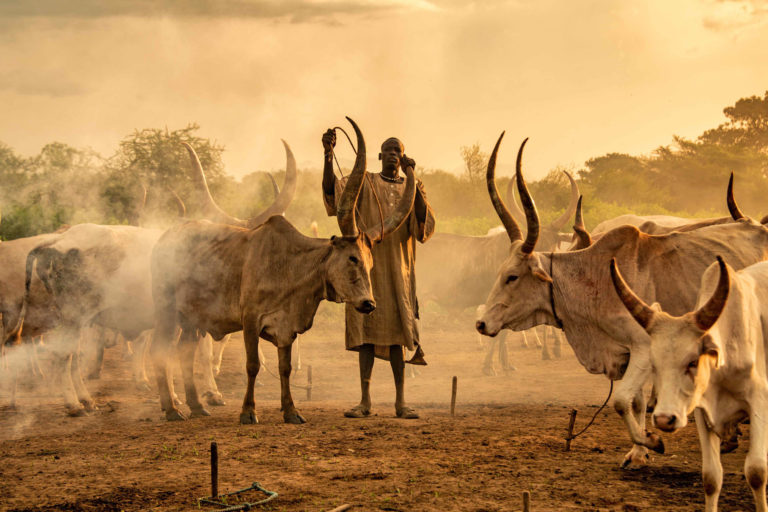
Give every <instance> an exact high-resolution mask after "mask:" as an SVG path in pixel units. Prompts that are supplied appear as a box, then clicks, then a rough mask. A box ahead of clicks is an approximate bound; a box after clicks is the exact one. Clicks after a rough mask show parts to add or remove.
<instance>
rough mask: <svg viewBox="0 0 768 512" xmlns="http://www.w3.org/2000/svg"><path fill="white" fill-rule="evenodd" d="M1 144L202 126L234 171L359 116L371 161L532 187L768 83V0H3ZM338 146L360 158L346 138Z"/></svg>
mask: <svg viewBox="0 0 768 512" xmlns="http://www.w3.org/2000/svg"><path fill="white" fill-rule="evenodd" d="M0 63H2V73H0V104H1V105H3V108H2V114H1V116H2V121H1V122H0V141H3V142H5V143H6V144H9V145H10V146H11V147H13V148H15V149H16V150H17V151H19V152H20V153H22V154H26V155H30V154H34V153H36V152H37V151H39V149H40V147H41V146H42V145H43V144H45V143H47V142H51V141H54V140H55V141H62V142H66V143H68V144H72V145H75V146H90V147H93V148H94V149H95V150H97V151H99V152H101V153H102V154H105V155H109V154H111V152H112V151H113V150H114V149H115V148H116V147H117V143H118V141H119V140H120V139H121V138H122V137H123V136H125V135H126V134H128V133H130V132H131V131H132V130H133V129H134V128H145V127H164V126H168V127H169V128H170V129H175V128H180V127H183V126H185V125H186V124H187V123H189V122H193V121H194V122H197V123H199V124H200V125H201V126H202V129H201V135H202V136H205V137H210V138H213V139H215V140H217V141H218V142H219V143H221V144H224V145H225V146H226V153H225V156H224V158H225V163H226V166H227V170H228V172H229V173H231V174H233V175H235V176H241V175H243V174H245V173H248V172H251V171H255V170H268V169H275V168H281V167H282V166H283V165H284V155H283V150H282V146H281V144H280V140H279V139H280V138H284V139H286V140H287V141H288V142H289V143H290V144H291V146H292V148H293V150H294V152H295V154H296V156H297V159H298V160H299V162H300V164H301V165H302V166H313V167H319V166H320V165H321V161H322V148H321V145H320V136H321V134H322V132H323V131H324V130H325V129H326V128H327V127H329V126H334V125H338V124H342V125H344V124H343V123H344V116H345V115H349V116H350V117H352V118H354V119H355V120H356V121H357V122H358V123H359V124H360V126H361V128H362V129H363V132H364V134H365V136H366V140H367V142H368V146H369V148H370V149H369V155H370V158H369V163H370V166H369V169H370V168H374V169H375V168H376V167H377V166H376V160H375V159H376V153H377V148H378V146H379V144H380V143H381V142H382V141H383V140H384V139H385V138H387V137H389V136H393V135H394V136H398V137H400V138H401V139H402V140H403V141H404V142H405V146H406V153H408V154H409V156H411V157H413V158H415V159H416V161H417V162H418V164H419V165H423V166H424V167H426V168H442V169H446V170H458V169H459V168H460V166H461V160H460V156H459V148H460V146H462V145H467V144H471V143H473V142H480V144H481V145H482V147H483V149H485V150H486V151H488V150H490V148H491V147H492V145H493V143H494V142H495V140H496V137H497V136H498V134H499V133H500V132H501V131H502V130H506V131H507V136H506V138H505V140H506V144H505V145H504V146H503V148H502V153H501V155H500V162H501V164H502V165H505V166H506V165H509V164H512V163H513V162H514V157H515V151H516V147H517V145H518V143H519V142H520V140H521V139H522V138H523V137H525V136H530V137H531V141H530V142H529V144H528V148H527V153H526V157H527V158H526V168H527V169H528V171H529V174H530V175H531V176H532V177H537V176H541V175H543V174H544V173H545V172H546V171H547V170H549V169H551V168H552V167H554V166H555V165H558V164H561V165H571V164H574V165H581V164H582V163H583V162H584V160H585V159H587V158H589V157H592V156H599V155H602V154H605V153H607V152H613V151H617V152H628V153H635V154H637V153H647V152H649V151H651V150H653V149H654V148H655V147H657V146H659V145H663V144H669V143H670V142H671V136H672V134H679V135H683V136H689V137H693V136H696V135H698V134H699V133H701V132H702V131H703V130H704V129H706V128H710V127H714V126H716V125H717V124H719V123H720V122H722V120H723V116H722V112H721V111H722V108H723V107H725V106H727V105H729V104H731V103H733V102H734V101H735V100H736V99H738V98H740V97H743V96H749V95H754V94H760V95H762V94H763V93H764V92H765V90H766V89H768V0H751V1H742V0H674V1H669V0H652V1H637V2H629V1H626V0H594V1H587V0H582V1H569V0H560V1H554V0H538V1H476V2H469V1H463V0H384V1H373V0H287V1H278V0H274V1H256V0H218V1H216V0H206V1H203V0H175V1H165V2H151V1H148V0H145V1H128V0H111V1H109V2H103V1H100V0H99V1H97V0H91V1H79V2H78V1H75V0H71V1H68V2H60V1H58V0H37V1H36V0H26V1H24V2H17V1H5V0H0ZM340 144H341V146H340V151H341V152H342V154H344V155H345V156H349V155H350V154H351V151H350V150H349V148H348V147H347V146H346V143H343V144H342V143H340Z"/></svg>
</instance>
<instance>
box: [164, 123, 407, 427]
mask: <svg viewBox="0 0 768 512" xmlns="http://www.w3.org/2000/svg"><path fill="white" fill-rule="evenodd" d="M350 122H351V123H352V126H353V127H354V129H355V132H356V134H357V140H358V154H357V159H356V160H355V166H354V169H353V171H352V174H351V175H350V178H349V181H348V183H347V186H346V188H345V189H344V192H343V195H342V197H341V199H340V203H339V209H338V215H337V219H338V223H339V228H340V229H341V234H342V236H341V237H332V238H331V239H330V240H329V239H322V238H310V237H307V236H304V235H302V234H301V233H300V232H299V231H297V230H296V229H295V228H294V227H293V226H292V225H291V224H290V223H289V222H288V221H287V220H285V219H284V218H283V217H278V216H275V217H271V218H270V219H269V220H268V221H267V222H266V223H265V224H264V225H262V226H260V227H257V228H256V229H247V228H240V227H234V226H231V225H222V224H213V223H210V222H189V223H186V224H184V225H182V226H179V227H176V228H173V229H170V230H169V231H167V232H166V233H165V234H164V235H163V236H162V237H161V239H160V240H159V241H158V243H157V245H156V246H155V250H154V252H153V255H152V278H153V284H152V287H153V295H154V297H155V308H156V319H157V324H156V327H155V340H154V343H153V344H152V358H153V361H154V364H155V374H156V377H157V382H158V387H159V390H160V401H161V406H162V408H163V410H164V411H165V415H166V418H167V419H168V420H182V419H184V415H183V414H182V413H181V412H180V411H179V410H178V409H176V407H174V405H173V402H172V401H171V395H170V392H169V385H168V368H169V367H168V360H169V357H168V355H169V349H170V346H171V343H172V340H173V333H174V331H175V330H176V327H177V324H180V326H181V331H182V333H181V338H180V341H179V344H180V346H179V355H180V357H181V366H182V372H183V376H184V387H185V391H186V394H187V405H189V406H190V409H191V412H192V416H201V415H202V416H205V415H208V414H209V413H208V412H207V411H206V410H205V408H204V407H203V406H202V404H201V403H200V401H199V398H198V396H197V390H196V388H195V384H194V379H193V365H194V348H195V344H194V343H193V342H194V341H195V340H196V335H195V333H196V332H197V331H205V332H208V333H209V334H211V336H212V337H213V338H214V339H221V338H222V337H223V336H225V335H226V334H228V333H231V332H235V331H239V330H242V331H243V335H244V339H245V349H246V354H247V363H246V371H247V374H248V385H247V388H246V393H245V399H244V400H243V408H242V412H241V414H240V422H241V423H244V424H250V423H257V422H258V420H257V418H256V412H255V403H254V397H253V386H254V383H255V380H256V376H257V374H258V371H259V367H260V362H259V355H258V346H259V337H261V338H264V339H266V340H268V341H270V342H272V343H273V344H275V345H276V346H277V348H278V355H279V368H280V384H281V403H282V410H283V419H284V420H285V422H286V423H304V422H305V421H306V420H305V419H304V418H303V417H302V416H301V414H299V412H298V411H297V410H296V407H295V406H294V404H293V399H292V397H291V390H290V381H289V379H290V374H291V347H292V343H293V341H294V339H295V338H296V335H297V334H301V333H303V332H305V331H306V330H307V329H309V328H310V327H311V326H312V321H313V318H314V316H315V312H316V311H317V307H318V305H319V304H320V301H321V300H323V299H326V300H331V301H334V302H346V303H349V304H353V305H354V306H355V308H356V309H357V310H358V311H360V312H362V313H370V312H371V311H373V310H374V308H375V302H374V298H373V293H372V291H371V282H370V269H371V266H372V264H373V259H372V257H371V239H372V238H373V239H374V240H376V239H379V240H380V239H381V237H383V236H386V235H387V234H389V233H391V232H392V231H394V230H395V229H397V227H399V226H400V224H401V223H402V222H403V221H404V220H405V218H406V217H407V216H408V215H409V213H410V210H411V208H412V206H413V201H414V197H415V192H416V187H415V178H414V176H413V172H412V171H411V172H409V173H408V176H407V183H406V193H405V194H404V195H403V199H402V200H401V202H400V203H399V204H398V207H397V209H396V212H395V213H394V214H393V215H392V217H390V218H388V219H386V220H385V221H384V224H383V226H381V228H378V227H376V228H373V229H372V230H371V231H369V232H365V233H361V232H359V231H358V229H357V225H356V222H355V213H354V210H355V207H356V204H357V198H358V196H359V194H360V189H361V187H362V183H363V179H364V176H365V155H366V153H365V141H364V140H363V136H362V134H361V133H360V130H359V128H358V127H357V125H356V124H355V123H354V122H353V121H352V120H351V119H350Z"/></svg>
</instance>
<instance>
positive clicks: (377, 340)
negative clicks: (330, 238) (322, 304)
mask: <svg viewBox="0 0 768 512" xmlns="http://www.w3.org/2000/svg"><path fill="white" fill-rule="evenodd" d="M346 182H347V178H342V179H337V180H336V189H335V193H334V195H333V196H329V195H327V194H325V193H324V194H323V201H324V203H325V209H326V211H327V212H328V215H329V216H334V215H336V206H337V203H338V200H339V198H341V193H342V191H343V190H344V185H345V184H346ZM404 190H405V180H404V179H403V178H400V181H399V182H398V183H393V182H390V181H387V180H385V179H384V178H382V177H381V174H378V173H377V174H373V173H366V179H364V180H363V188H362V190H361V191H360V198H359V200H358V205H357V212H358V213H357V223H358V227H359V228H360V229H361V230H366V229H368V228H370V227H380V226H381V216H380V214H379V206H378V204H379V203H380V204H381V213H382V214H383V217H384V218H385V219H386V218H387V217H388V216H389V215H391V214H392V212H393V211H394V210H395V208H397V203H398V201H399V200H400V197H401V196H402V194H403V192H404ZM374 191H375V195H374ZM416 193H417V194H421V192H420V191H419V190H418V189H417V192H416ZM376 196H378V200H379V202H377V200H376ZM424 202H425V203H426V204H427V214H426V218H424V219H417V218H416V217H417V215H416V212H415V211H411V214H410V216H409V217H408V219H406V220H405V222H403V224H402V225H401V226H400V228H398V229H397V230H396V231H395V232H393V233H392V234H390V235H389V236H388V237H386V238H385V239H384V240H383V241H382V242H381V243H378V244H374V246H373V250H372V252H373V268H372V269H371V287H372V288H373V297H374V298H375V299H376V310H375V311H374V312H373V313H371V314H369V315H364V314H362V313H359V312H357V311H356V310H355V308H354V307H352V306H351V305H349V304H346V310H345V318H346V334H345V340H346V347H347V350H358V349H359V348H360V346H362V345H363V344H366V343H369V344H372V345H375V347H376V349H375V350H376V356H377V357H380V358H382V359H389V347H390V346H392V345H400V346H402V347H405V348H407V349H408V350H415V349H416V345H418V343H419V329H418V324H417V322H416V320H417V319H418V318H419V305H418V301H417V299H416V274H415V264H416V241H417V240H418V241H419V242H422V243H424V242H426V241H427V240H428V239H429V237H431V236H432V233H433V232H434V230H435V217H434V214H433V213H432V209H431V208H430V206H429V203H427V201H426V198H424Z"/></svg>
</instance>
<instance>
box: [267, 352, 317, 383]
mask: <svg viewBox="0 0 768 512" xmlns="http://www.w3.org/2000/svg"><path fill="white" fill-rule="evenodd" d="M259 362H260V363H261V367H262V368H264V369H265V370H267V373H268V374H270V375H271V376H273V377H274V378H276V379H277V380H280V376H279V375H275V373H274V372H273V371H272V370H270V369H269V366H267V359H266V358H265V357H264V353H263V352H262V351H261V347H259ZM291 387H292V388H297V389H305V390H306V389H309V386H302V385H301V384H293V383H291Z"/></svg>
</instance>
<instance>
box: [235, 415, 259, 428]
mask: <svg viewBox="0 0 768 512" xmlns="http://www.w3.org/2000/svg"><path fill="white" fill-rule="evenodd" d="M258 423H259V418H257V417H256V413H255V412H243V413H240V424H241V425H256V424H258Z"/></svg>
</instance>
